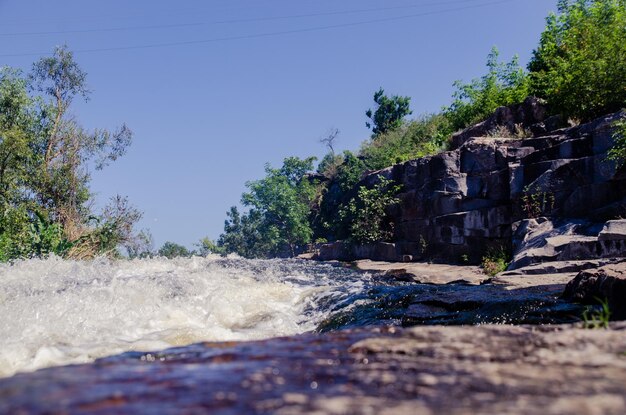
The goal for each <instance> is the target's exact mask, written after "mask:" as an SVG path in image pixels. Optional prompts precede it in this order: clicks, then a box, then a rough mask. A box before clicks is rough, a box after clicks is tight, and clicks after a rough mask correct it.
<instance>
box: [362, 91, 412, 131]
mask: <svg viewBox="0 0 626 415" xmlns="http://www.w3.org/2000/svg"><path fill="white" fill-rule="evenodd" d="M374 102H375V103H376V109H375V110H371V109H368V110H367V111H366V112H365V115H367V118H369V119H370V120H371V121H368V122H366V123H365V125H367V128H371V129H372V136H373V137H376V136H378V135H379V134H384V133H386V132H388V131H391V130H393V129H395V128H398V127H400V125H402V120H403V119H404V117H406V116H407V115H410V114H412V111H411V110H410V109H409V104H410V102H411V98H409V97H401V96H398V95H393V96H391V97H388V96H387V95H385V90H384V89H382V88H380V89H379V90H378V91H376V92H375V93H374Z"/></svg>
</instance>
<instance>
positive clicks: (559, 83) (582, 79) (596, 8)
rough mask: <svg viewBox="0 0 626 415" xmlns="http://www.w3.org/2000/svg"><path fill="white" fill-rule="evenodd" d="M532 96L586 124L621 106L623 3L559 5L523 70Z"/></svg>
mask: <svg viewBox="0 0 626 415" xmlns="http://www.w3.org/2000/svg"><path fill="white" fill-rule="evenodd" d="M528 68H529V70H530V76H531V87H532V92H533V93H534V94H536V95H537V96H540V97H542V98H545V99H546V100H547V101H548V104H549V105H550V107H551V111H552V112H554V113H560V114H563V115H565V116H567V117H573V118H576V119H578V120H580V121H586V120H589V119H592V118H595V117H598V116H600V115H603V114H606V113H608V112H615V111H618V110H619V109H621V108H622V107H624V106H625V105H626V0H559V2H558V14H550V15H549V16H548V17H547V19H546V28H545V30H544V32H543V33H542V34H541V40H540V42H539V46H538V48H537V49H535V51H534V52H533V57H532V59H531V61H530V63H529V65H528Z"/></svg>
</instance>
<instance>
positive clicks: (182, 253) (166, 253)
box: [157, 241, 193, 259]
mask: <svg viewBox="0 0 626 415" xmlns="http://www.w3.org/2000/svg"><path fill="white" fill-rule="evenodd" d="M157 255H158V256H162V257H165V258H168V259H172V258H177V257H190V256H191V255H193V253H192V252H191V251H189V250H188V249H187V248H185V247H184V246H182V245H179V244H177V243H175V242H169V241H168V242H165V243H164V244H163V246H162V247H161V248H159V250H158V251H157Z"/></svg>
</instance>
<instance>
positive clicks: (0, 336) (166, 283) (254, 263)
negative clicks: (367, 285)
mask: <svg viewBox="0 0 626 415" xmlns="http://www.w3.org/2000/svg"><path fill="white" fill-rule="evenodd" d="M362 284H363V276H362V275H360V276H357V275H355V274H353V273H351V272H350V271H346V270H340V269H337V268H333V267H331V266H329V265H324V264H314V263H310V262H304V261H293V260H291V261H289V260H282V261H281V260H272V261H261V260H244V259H241V258H218V257H208V258H199V257H195V258H188V259H174V260H167V259H164V258H153V259H141V260H121V261H111V260H107V259H97V260H95V261H90V262H75V261H67V260H62V259H59V258H54V257H53V258H49V259H45V260H35V259H33V260H26V261H19V262H17V263H15V264H13V265H8V264H4V265H0V376H10V375H12V374H14V373H16V372H19V371H31V370H36V369H39V368H43V367H48V366H54V365H62V364H70V363H84V362H90V361H93V360H94V359H96V358H99V357H103V356H108V355H113V354H117V353H122V352H126V351H134V350H158V349H164V348H167V347H171V346H179V345H185V344H190V343H194V342H200V341H227V340H252V339H263V338H269V337H275V336H283V335H293V334H298V333H302V332H306V331H310V330H313V329H314V328H315V327H316V325H317V324H318V323H319V322H320V321H321V320H323V319H324V318H325V317H326V316H328V314H329V313H330V308H332V304H335V303H336V302H337V301H338V300H340V298H341V297H342V296H344V295H345V294H346V293H347V292H348V291H355V290H359V289H360V287H361V286H362Z"/></svg>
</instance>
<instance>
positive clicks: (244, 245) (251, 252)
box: [217, 206, 269, 258]
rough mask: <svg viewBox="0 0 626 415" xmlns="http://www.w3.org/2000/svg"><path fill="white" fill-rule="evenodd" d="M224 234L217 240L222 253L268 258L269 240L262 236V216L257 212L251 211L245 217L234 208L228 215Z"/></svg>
mask: <svg viewBox="0 0 626 415" xmlns="http://www.w3.org/2000/svg"><path fill="white" fill-rule="evenodd" d="M226 216H227V219H226V221H224V233H222V234H221V235H220V237H219V239H218V240H217V246H218V248H219V249H220V250H222V252H221V253H224V254H230V253H236V254H238V255H241V256H243V257H245V258H260V257H264V256H266V254H267V252H268V251H269V247H268V246H267V244H266V240H267V238H264V237H263V235H262V234H261V229H262V223H261V219H262V218H261V214H260V213H259V211H257V210H250V211H248V212H247V213H244V214H243V215H242V214H240V213H239V210H238V209H237V207H236V206H232V207H231V208H230V210H229V211H228V212H227V213H226Z"/></svg>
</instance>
